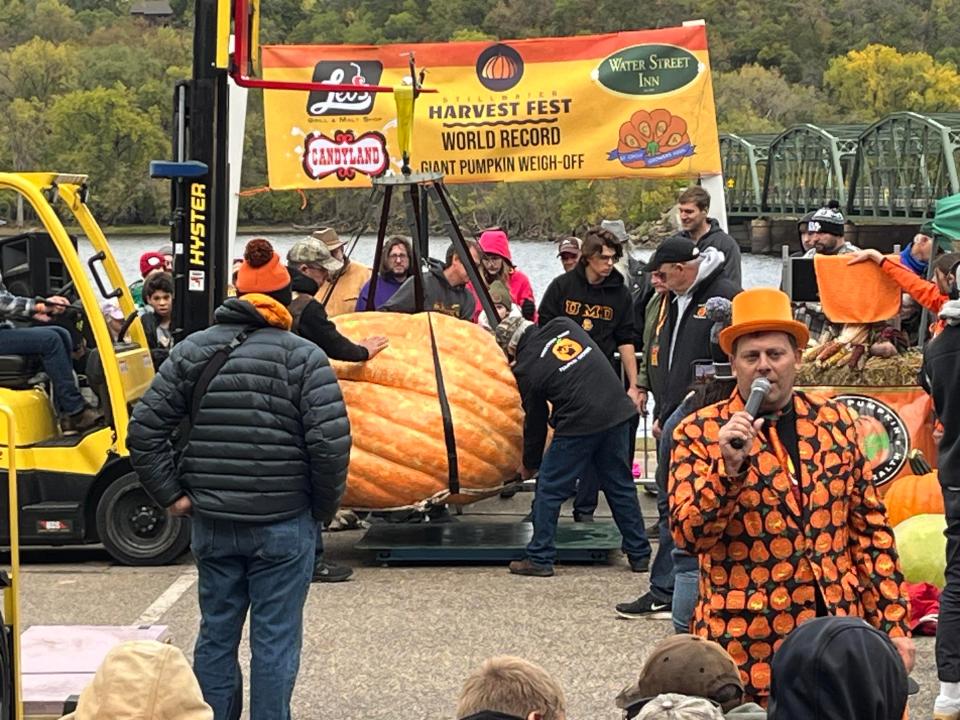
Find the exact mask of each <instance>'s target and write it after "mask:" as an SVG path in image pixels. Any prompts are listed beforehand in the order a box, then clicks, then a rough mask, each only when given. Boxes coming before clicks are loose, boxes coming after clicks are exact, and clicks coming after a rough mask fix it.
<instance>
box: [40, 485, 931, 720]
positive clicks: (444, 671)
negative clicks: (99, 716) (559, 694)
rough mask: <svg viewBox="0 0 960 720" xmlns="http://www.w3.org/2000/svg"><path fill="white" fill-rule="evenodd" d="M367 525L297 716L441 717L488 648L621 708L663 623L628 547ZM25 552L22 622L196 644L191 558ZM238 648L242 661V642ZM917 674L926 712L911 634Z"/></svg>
mask: <svg viewBox="0 0 960 720" xmlns="http://www.w3.org/2000/svg"><path fill="white" fill-rule="evenodd" d="M529 498H530V496H529V495H528V494H521V495H518V496H517V497H515V498H513V499H511V500H501V499H491V500H487V501H485V502H483V503H480V504H478V505H474V506H472V507H471V508H469V509H468V511H467V514H466V515H464V516H463V517H462V518H461V519H460V521H461V522H471V521H475V520H478V519H484V520H497V521H503V522H513V521H518V520H519V519H520V517H521V516H522V515H523V514H524V513H525V512H526V511H527V509H528V508H529ZM642 504H643V506H644V513H645V515H646V516H647V517H648V518H651V517H652V516H653V515H654V514H655V512H656V510H655V507H654V503H653V502H652V501H651V499H650V498H646V497H645V498H644V499H643V501H642ZM564 515H565V516H566V517H567V518H569V509H565V511H564ZM600 516H606V517H608V516H609V515H608V513H606V512H605V510H601V511H600V512H598V518H599V517H600ZM361 536H362V532H358V531H349V532H342V533H334V534H329V533H328V534H327V535H326V536H325V539H326V542H327V547H328V552H329V557H330V559H331V560H335V561H337V562H345V563H348V564H351V565H353V566H354V567H356V573H355V575H354V578H353V579H351V580H350V581H349V582H347V583H341V584H336V585H314V586H313V587H312V589H311V591H310V595H309V598H308V600H307V607H306V625H307V629H306V632H305V637H304V646H303V661H302V666H301V672H300V678H299V682H298V684H297V689H296V693H295V696H294V716H295V717H299V718H311V719H316V720H324V719H325V718H331V719H333V718H336V719H345V718H346V719H353V718H407V719H410V720H415V719H416V720H419V719H423V720H440V719H449V718H452V717H454V713H453V711H454V706H455V702H456V697H457V693H458V691H459V687H460V684H461V682H462V680H463V678H464V677H465V676H466V675H467V674H468V673H469V672H470V671H471V670H472V669H473V668H474V667H476V666H477V665H478V664H479V663H480V661H481V660H482V659H483V658H485V657H488V656H490V655H494V654H501V653H511V654H516V655H521V656H523V657H526V658H529V659H531V660H535V661H536V662H538V663H540V664H542V665H543V666H544V667H546V668H547V669H548V670H549V671H550V672H551V673H553V674H554V675H555V676H556V677H557V678H558V679H559V680H560V682H561V683H562V685H563V687H564V688H565V690H566V692H567V698H568V704H569V717H570V718H571V720H575V719H577V718H581V719H590V720H593V719H599V718H611V719H612V718H618V717H620V714H619V711H618V710H617V709H616V708H615V706H614V704H613V699H614V697H615V695H616V694H617V692H618V691H619V690H620V688H621V687H623V686H624V685H626V684H627V683H629V682H631V681H633V680H634V679H635V678H636V676H637V674H638V673H639V669H640V666H641V664H642V662H643V659H644V657H645V656H646V654H647V653H648V652H649V649H650V648H651V647H652V646H653V644H654V643H656V641H657V640H659V639H660V638H662V637H664V636H665V635H667V634H668V633H669V632H670V631H671V625H670V623H669V621H663V620H656V621H644V620H632V621H631V620H624V619H622V618H619V617H618V616H617V615H616V614H615V613H614V612H613V605H614V604H615V603H617V602H621V601H624V600H631V599H633V598H635V597H636V596H637V595H638V594H639V593H641V592H642V591H644V590H645V589H646V578H647V576H646V575H637V574H634V573H631V572H630V570H629V567H628V566H627V564H626V562H625V560H624V559H623V558H619V557H618V558H616V559H615V561H614V562H613V563H612V564H610V565H589V566H561V567H558V569H557V574H556V576H555V577H553V578H548V579H538V578H521V577H515V576H511V575H509V574H508V573H507V571H506V569H505V568H502V567H477V566H474V567H390V568H384V567H377V566H370V565H367V564H365V563H366V562H367V558H365V557H364V556H363V555H362V554H360V553H359V552H358V551H356V550H354V549H353V544H354V543H356V542H357V541H358V540H359V539H360V538H361ZM25 562H26V570H25V573H24V579H23V589H24V592H23V598H22V599H23V612H24V618H25V621H26V623H27V624H58V623H67V624H69V623H77V624H97V623H103V624H127V623H131V624H133V623H136V624H139V623H143V622H145V621H147V622H158V623H161V624H166V625H168V626H169V627H170V630H171V632H172V635H173V641H174V642H175V643H176V644H177V645H178V646H180V647H181V648H183V649H184V650H185V651H186V652H187V653H188V655H189V654H190V652H191V648H192V646H193V642H194V639H195V637H196V631H197V625H198V614H197V605H196V585H195V583H194V582H193V578H194V570H193V567H192V565H191V563H190V559H189V557H185V558H183V559H181V561H180V563H179V564H177V565H173V566H169V567H162V568H126V567H119V566H115V565H112V564H111V563H110V562H109V560H108V558H107V557H106V555H105V553H103V552H102V551H99V550H89V549H85V550H71V551H64V550H48V551H31V552H29V553H27V554H26V556H25ZM243 653H244V660H245V661H246V659H248V658H247V648H246V641H244V646H243ZM914 677H915V678H916V679H917V681H918V682H919V683H920V685H921V692H920V694H919V695H918V696H916V697H915V698H914V699H913V701H912V702H911V711H912V712H911V717H912V718H914V720H917V719H918V718H921V719H922V718H929V717H930V715H931V708H932V706H933V698H934V696H935V694H936V691H937V684H936V672H935V668H934V660H933V640H932V638H921V639H919V641H918V662H917V670H916V671H915V672H914Z"/></svg>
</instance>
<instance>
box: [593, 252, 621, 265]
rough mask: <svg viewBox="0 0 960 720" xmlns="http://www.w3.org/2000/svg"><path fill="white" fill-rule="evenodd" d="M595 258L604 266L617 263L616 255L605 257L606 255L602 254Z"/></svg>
mask: <svg viewBox="0 0 960 720" xmlns="http://www.w3.org/2000/svg"><path fill="white" fill-rule="evenodd" d="M593 257H594V258H596V259H597V260H599V261H600V262H602V263H604V264H606V263H609V264H610V265H613V264H614V263H615V262H616V261H617V256H616V255H605V254H604V253H600V254H599V255H594V256H593Z"/></svg>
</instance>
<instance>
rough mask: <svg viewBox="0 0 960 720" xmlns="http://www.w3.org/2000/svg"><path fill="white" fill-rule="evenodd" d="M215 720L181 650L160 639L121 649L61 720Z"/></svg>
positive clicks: (106, 661) (108, 658) (109, 656)
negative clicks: (74, 707)
mask: <svg viewBox="0 0 960 720" xmlns="http://www.w3.org/2000/svg"><path fill="white" fill-rule="evenodd" d="M106 718H110V720H213V710H211V709H210V706H209V705H207V704H206V703H205V702H204V701H203V695H202V694H201V692H200V685H199V683H197V678H196V677H195V676H194V674H193V670H192V669H191V668H190V665H189V664H188V663H187V659H186V658H185V657H184V656H183V653H182V652H181V651H180V649H179V648H177V647H175V646H173V645H167V644H165V643H160V642H156V641H154V640H134V641H131V642H125V643H122V644H120V645H117V646H116V647H115V648H113V649H112V650H111V651H110V652H109V653H107V656H106V657H105V658H104V659H103V662H102V663H101V664H100V667H99V668H97V674H96V675H94V676H93V680H92V681H91V682H90V684H89V685H87V687H85V688H84V689H83V692H82V693H80V700H79V701H78V702H77V709H76V711H74V712H72V713H70V714H69V715H64V716H63V718H62V719H61V720H105V719H106Z"/></svg>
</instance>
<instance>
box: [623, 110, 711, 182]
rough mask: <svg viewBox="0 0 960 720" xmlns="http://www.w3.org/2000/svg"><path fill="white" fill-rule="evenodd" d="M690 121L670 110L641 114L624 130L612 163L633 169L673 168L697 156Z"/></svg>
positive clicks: (624, 127) (633, 116) (629, 121)
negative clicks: (690, 133) (690, 157)
mask: <svg viewBox="0 0 960 720" xmlns="http://www.w3.org/2000/svg"><path fill="white" fill-rule="evenodd" d="M693 151H694V149H693V146H692V145H691V144H690V135H689V134H688V132H687V121H686V120H684V119H683V118H682V117H679V116H677V115H674V114H673V113H671V112H670V111H669V110H664V109H663V108H659V109H657V110H653V111H647V110H637V112H635V113H634V114H633V115H632V116H631V117H630V120H628V121H627V122H625V123H623V124H622V125H621V126H620V139H619V142H618V143H617V149H616V150H614V151H612V152H611V153H610V157H609V159H610V160H613V159H619V160H620V162H621V163H622V164H623V165H625V166H626V167H629V168H646V167H670V166H672V165H677V164H678V163H680V162H681V161H682V160H683V159H684V158H685V157H689V156H690V155H693Z"/></svg>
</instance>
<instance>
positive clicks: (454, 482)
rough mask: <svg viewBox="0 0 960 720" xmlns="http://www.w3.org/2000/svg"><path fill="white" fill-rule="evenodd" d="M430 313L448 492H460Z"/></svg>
mask: <svg viewBox="0 0 960 720" xmlns="http://www.w3.org/2000/svg"><path fill="white" fill-rule="evenodd" d="M431 315H432V313H429V312H428V313H427V326H428V327H429V328H430V348H431V350H433V371H434V374H435V375H436V377H437V399H438V400H439V401H440V415H441V416H442V417H443V440H444V442H445V443H446V445H447V467H448V468H449V476H448V477H449V479H448V486H449V488H450V493H451V494H453V495H456V494H457V493H458V492H460V465H459V463H458V461H457V439H456V438H455V437H454V435H453V416H452V415H451V414H450V403H449V401H448V400H447V390H446V388H445V386H444V384H443V370H441V369H440V353H439V352H438V351H437V338H436V337H435V336H434V334H433V320H431V317H430V316H431Z"/></svg>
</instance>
